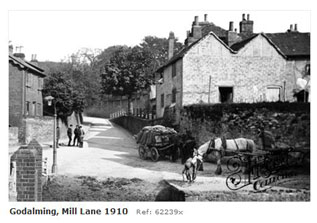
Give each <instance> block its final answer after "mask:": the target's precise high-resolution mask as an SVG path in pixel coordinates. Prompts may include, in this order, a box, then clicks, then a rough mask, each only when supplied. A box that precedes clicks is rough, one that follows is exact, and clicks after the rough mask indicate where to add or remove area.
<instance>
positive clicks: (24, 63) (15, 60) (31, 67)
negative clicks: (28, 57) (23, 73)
mask: <svg viewBox="0 0 317 223" xmlns="http://www.w3.org/2000/svg"><path fill="white" fill-rule="evenodd" d="M9 62H12V63H13V64H15V65H18V66H19V67H20V68H22V69H28V70H31V71H33V73H36V74H37V75H39V76H41V77H46V75H45V74H44V70H42V69H41V68H39V67H38V66H35V65H34V64H32V63H30V62H27V61H25V60H23V59H21V58H19V57H15V56H13V55H11V54H9Z"/></svg>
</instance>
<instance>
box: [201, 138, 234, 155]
mask: <svg viewBox="0 0 317 223" xmlns="http://www.w3.org/2000/svg"><path fill="white" fill-rule="evenodd" d="M237 146H238V145H237ZM225 150H227V141H226V138H225V137H224V136H223V137H221V147H220V152H221V153H222V154H224V152H225ZM212 151H219V150H216V149H215V138H211V140H210V142H209V145H208V148H207V151H206V153H207V154H209V153H211V152H212Z"/></svg>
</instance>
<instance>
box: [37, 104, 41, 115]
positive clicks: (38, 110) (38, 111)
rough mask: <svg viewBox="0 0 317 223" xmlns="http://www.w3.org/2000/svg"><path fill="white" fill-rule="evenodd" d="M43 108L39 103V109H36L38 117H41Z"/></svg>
mask: <svg viewBox="0 0 317 223" xmlns="http://www.w3.org/2000/svg"><path fill="white" fill-rule="evenodd" d="M41 108H42V105H41V103H37V109H36V112H37V114H36V115H37V116H41Z"/></svg>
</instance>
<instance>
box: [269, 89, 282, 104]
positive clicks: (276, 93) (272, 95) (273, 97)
mask: <svg viewBox="0 0 317 223" xmlns="http://www.w3.org/2000/svg"><path fill="white" fill-rule="evenodd" d="M280 91H281V87H280V86H269V87H267V88H266V101H279V100H280Z"/></svg>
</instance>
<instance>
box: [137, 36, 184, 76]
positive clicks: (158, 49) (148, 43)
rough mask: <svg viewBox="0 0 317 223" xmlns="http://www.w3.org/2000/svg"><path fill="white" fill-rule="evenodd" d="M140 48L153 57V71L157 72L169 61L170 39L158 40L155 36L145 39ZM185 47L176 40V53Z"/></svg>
mask: <svg viewBox="0 0 317 223" xmlns="http://www.w3.org/2000/svg"><path fill="white" fill-rule="evenodd" d="M140 47H141V48H142V49H143V50H144V51H148V52H149V54H150V56H151V63H150V64H149V67H151V71H152V72H155V71H156V70H157V69H158V68H159V67H160V66H162V65H163V64H165V63H166V62H167V60H168V39H166V38H158V37H155V36H146V37H144V39H143V41H142V43H141V44H140ZM182 47H183V44H182V43H180V42H178V40H177V39H176V40H175V43H174V52H178V51H179V50H181V48H182Z"/></svg>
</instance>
